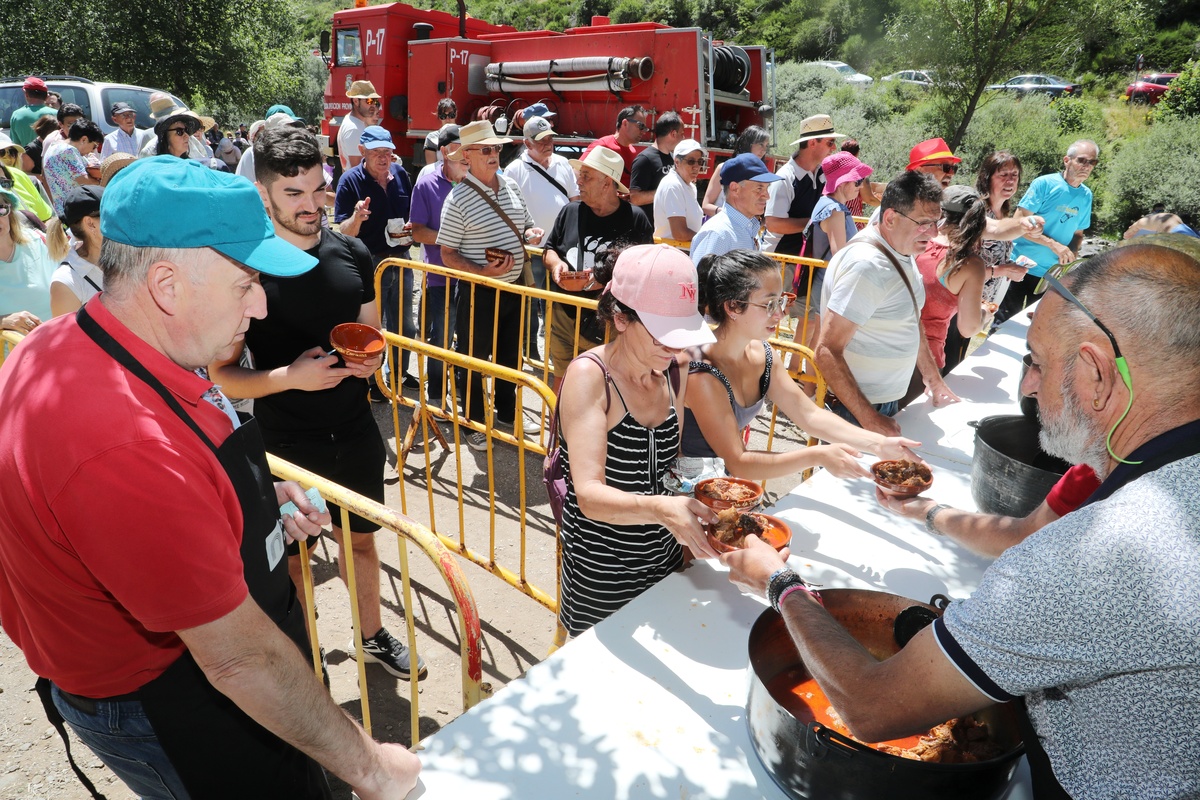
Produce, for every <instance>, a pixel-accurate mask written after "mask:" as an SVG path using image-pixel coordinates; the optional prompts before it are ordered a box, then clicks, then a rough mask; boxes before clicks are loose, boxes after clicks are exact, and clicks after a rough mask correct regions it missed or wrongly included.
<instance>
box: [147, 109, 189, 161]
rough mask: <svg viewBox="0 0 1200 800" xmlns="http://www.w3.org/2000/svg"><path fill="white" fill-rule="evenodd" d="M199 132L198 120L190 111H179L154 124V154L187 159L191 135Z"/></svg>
mask: <svg viewBox="0 0 1200 800" xmlns="http://www.w3.org/2000/svg"><path fill="white" fill-rule="evenodd" d="M198 130H200V118H199V117H197V116H196V115H195V114H193V113H192V112H191V111H179V113H177V114H171V115H170V116H169V117H166V118H164V119H161V120H159V121H158V122H156V123H154V135H155V136H157V137H158V142H157V143H156V144H155V146H154V154H155V155H159V156H175V157H176V158H187V157H188V151H189V149H190V148H191V138H192V134H193V133H195V132H196V131H198Z"/></svg>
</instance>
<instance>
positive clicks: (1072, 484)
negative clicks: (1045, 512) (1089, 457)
mask: <svg viewBox="0 0 1200 800" xmlns="http://www.w3.org/2000/svg"><path fill="white" fill-rule="evenodd" d="M1098 488H1100V479H1099V478H1097V477H1096V471H1095V470H1093V469H1092V468H1091V467H1089V466H1088V465H1087V464H1076V465H1075V466H1073V467H1071V468H1070V469H1069V470H1067V472H1066V474H1065V475H1063V476H1062V477H1061V478H1059V479H1058V483H1056V484H1054V488H1052V489H1051V490H1050V494H1048V495H1046V504H1047V505H1049V506H1050V510H1051V511H1053V512H1054V513H1055V514H1057V515H1058V516H1060V517H1065V516H1066V515H1067V514H1070V513H1071V512H1072V511H1074V510H1075V509H1077V508H1079V507H1080V506H1081V505H1083V501H1085V500H1087V499H1088V498H1089V497H1091V496H1092V492H1094V491H1096V490H1097V489H1098Z"/></svg>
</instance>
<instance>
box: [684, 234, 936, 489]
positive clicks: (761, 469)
mask: <svg viewBox="0 0 1200 800" xmlns="http://www.w3.org/2000/svg"><path fill="white" fill-rule="evenodd" d="M699 275H700V295H699V307H700V311H701V313H707V314H708V316H709V317H710V318H711V319H712V320H714V321H715V322H716V323H717V326H716V328H714V329H713V334H714V335H715V337H716V341H715V342H714V343H712V344H708V345H703V346H701V347H696V348H693V349H692V350H690V351H689V357H690V359H691V362H690V365H689V377H688V391H687V394H686V395H685V396H684V424H683V442H682V447H681V450H680V453H681V457H680V458H679V459H676V465H675V467H674V468H673V472H672V476H673V480H672V488H674V489H676V490H677V491H691V488H692V486H694V484H695V482H696V481H697V480H700V479H702V478H708V477H716V476H718V475H721V474H728V475H732V476H734V477H738V478H748V479H751V480H761V479H764V478H778V477H780V476H784V475H792V474H795V473H797V472H800V471H802V470H805V469H808V468H810V467H825V468H826V469H828V470H829V471H830V472H832V473H833V474H834V475H836V476H837V477H839V478H868V477H870V473H869V472H868V471H867V469H866V468H865V467H864V466H863V465H862V464H860V463H859V462H858V461H856V460H855V459H856V458H857V457H858V456H859V455H861V452H860V451H864V450H865V451H869V452H870V453H872V454H874V455H875V456H877V457H879V458H906V459H910V460H914V461H919V460H920V459H919V458H918V457H917V456H916V455H915V454H913V452H912V451H911V450H910V449H909V448H911V447H916V446H917V445H918V443H917V442H914V441H912V440H910V439H904V438H901V437H884V436H881V435H879V434H877V433H872V432H871V431H868V430H865V429H863V428H859V427H857V426H855V425H851V424H850V423H849V422H846V421H845V420H843V419H842V418H841V417H839V416H837V415H836V414H834V413H833V412H832V411H826V410H825V409H823V408H820V407H819V406H817V405H816V403H814V402H813V401H812V400H811V399H810V398H809V397H808V395H806V394H805V393H804V392H803V391H801V389H800V387H799V386H798V385H797V384H796V382H795V381H794V380H792V378H791V376H790V375H788V374H787V372H786V371H785V370H783V369H777V368H776V365H775V361H774V355H773V352H772V350H771V347H770V345H769V344H768V343H767V340H768V339H770V338H771V337H773V336H775V334H776V331H777V328H778V325H779V321H780V320H781V319H783V317H784V315H785V314H786V313H787V305H788V296H787V295H785V294H784V293H783V281H782V278H781V277H780V274H779V265H778V264H776V263H775V262H774V261H772V260H771V259H770V258H768V257H767V256H765V255H763V254H761V253H757V252H754V251H753V250H732V251H730V252H728V253H725V254H724V255H719V256H718V255H710V256H705V257H704V258H703V259H701V261H700V269H699ZM768 399H770V400H771V402H773V403H774V404H775V405H776V407H777V408H779V410H780V411H782V412H783V413H784V414H785V415H786V416H787V417H788V419H790V420H792V422H794V423H795V424H796V425H797V426H798V427H800V428H801V429H803V430H804V431H806V432H807V433H809V434H811V435H813V436H817V437H819V438H821V439H823V440H824V441H827V442H844V444H827V445H817V446H814V447H803V448H800V449H799V450H790V451H783V452H768V451H765V450H750V449H748V448H747V447H746V442H745V440H744V438H743V436H742V431H743V430H744V429H745V427H746V426H747V425H749V424H750V422H751V420H753V419H754V418H755V417H756V416H758V414H759V412H760V411H762V409H763V407H764V406H765V404H766V401H767V400H768ZM716 459H719V460H720V462H721V463H718V462H717V461H716Z"/></svg>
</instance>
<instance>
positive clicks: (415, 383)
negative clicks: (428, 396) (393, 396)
mask: <svg viewBox="0 0 1200 800" xmlns="http://www.w3.org/2000/svg"><path fill="white" fill-rule="evenodd" d="M404 388H405V389H420V388H421V381H419V380H417V379H416V378H414V377H413V376H412V375H405V376H404Z"/></svg>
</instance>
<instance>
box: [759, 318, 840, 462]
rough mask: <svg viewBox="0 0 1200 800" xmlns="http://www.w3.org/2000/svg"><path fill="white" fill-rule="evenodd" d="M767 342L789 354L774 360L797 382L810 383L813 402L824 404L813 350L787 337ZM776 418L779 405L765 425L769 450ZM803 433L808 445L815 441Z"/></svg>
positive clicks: (821, 379) (822, 382)
mask: <svg viewBox="0 0 1200 800" xmlns="http://www.w3.org/2000/svg"><path fill="white" fill-rule="evenodd" d="M768 344H770V345H771V347H772V348H774V349H775V350H777V351H779V352H781V353H788V354H790V357H788V358H786V359H784V360H783V361H782V362H780V361H776V363H777V364H778V363H784V364H786V365H787V373H788V375H789V376H790V377H791V378H792V380H794V381H796V382H797V383H801V384H805V383H809V384H812V386H813V394H812V395H811V396H812V399H813V402H814V403H816V404H817V405H818V406H824V405H825V394H826V393H827V391H828V386H827V385H826V383H825V376H824V375H822V374H821V371H820V370H819V369H817V364H816V356H815V355H814V354H813V351H812V350H809V349H808V348H807V347H804V346H803V345H799V344H796V343H795V342H793V341H789V340H787V339H770V340H768ZM778 419H779V406H775V407H774V408H772V409H771V421H770V422H769V423H768V425H767V450H771V449H772V446H773V445H774V443H775V425H776V421H777V420H778ZM804 435H805V436H806V437H807V445H808V446H812V445H814V444H816V443H817V439H816V437H814V436H812V435H811V434H809V432H808V431H805V432H804ZM810 474H812V470H811V469H810V470H806V471H805V473H804V478H805V479H806V480H807V479H808V476H809V475H810Z"/></svg>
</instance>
